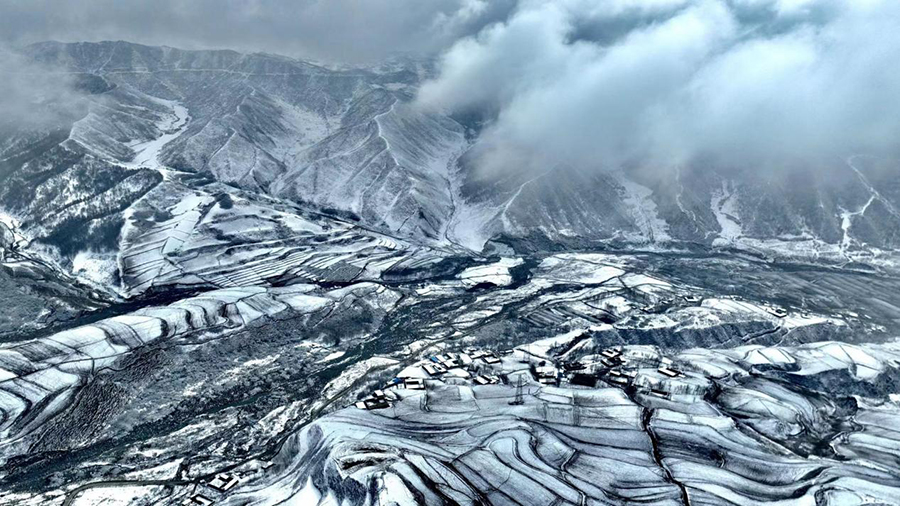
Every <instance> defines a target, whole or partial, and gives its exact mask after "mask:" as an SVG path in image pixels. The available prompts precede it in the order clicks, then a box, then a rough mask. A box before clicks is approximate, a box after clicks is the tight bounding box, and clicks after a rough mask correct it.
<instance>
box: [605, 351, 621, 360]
mask: <svg viewBox="0 0 900 506" xmlns="http://www.w3.org/2000/svg"><path fill="white" fill-rule="evenodd" d="M600 354H601V355H603V356H604V357H606V358H610V359H612V358H618V356H619V355H621V354H622V352H621V351H619V350H603V351H601V352H600Z"/></svg>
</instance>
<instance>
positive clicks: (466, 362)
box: [459, 353, 472, 366]
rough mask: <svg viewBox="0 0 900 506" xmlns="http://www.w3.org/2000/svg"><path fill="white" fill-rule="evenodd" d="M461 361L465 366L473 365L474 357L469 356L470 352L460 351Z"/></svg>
mask: <svg viewBox="0 0 900 506" xmlns="http://www.w3.org/2000/svg"><path fill="white" fill-rule="evenodd" d="M459 363H461V364H462V365H464V366H470V365H472V357H470V356H469V354H468V353H460V354H459Z"/></svg>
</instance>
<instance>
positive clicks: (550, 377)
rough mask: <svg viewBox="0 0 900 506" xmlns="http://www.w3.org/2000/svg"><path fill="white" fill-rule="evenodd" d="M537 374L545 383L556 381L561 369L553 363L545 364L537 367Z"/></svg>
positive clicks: (540, 380)
mask: <svg viewBox="0 0 900 506" xmlns="http://www.w3.org/2000/svg"><path fill="white" fill-rule="evenodd" d="M534 372H535V375H536V376H537V380H538V382H540V383H543V384H545V385H546V384H549V383H555V382H556V378H557V376H559V369H557V368H556V367H554V366H552V365H543V366H540V367H538V368H536V369H535V371H534Z"/></svg>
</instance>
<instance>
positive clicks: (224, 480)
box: [209, 473, 239, 492]
mask: <svg viewBox="0 0 900 506" xmlns="http://www.w3.org/2000/svg"><path fill="white" fill-rule="evenodd" d="M238 481H239V480H238V477H237V476H235V475H233V474H225V473H220V474H217V475H216V477H215V478H213V479H212V480H210V482H209V486H210V487H212V488H214V489H215V490H218V491H219V492H228V491H229V490H231V489H232V488H234V486H235V485H237V484H238Z"/></svg>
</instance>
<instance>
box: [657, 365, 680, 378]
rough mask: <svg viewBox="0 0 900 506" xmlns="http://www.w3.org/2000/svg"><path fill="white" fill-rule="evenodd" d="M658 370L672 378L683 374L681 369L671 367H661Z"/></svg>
mask: <svg viewBox="0 0 900 506" xmlns="http://www.w3.org/2000/svg"><path fill="white" fill-rule="evenodd" d="M657 371H659V373H660V374H665V375H666V376H668V377H670V378H677V377H679V376H681V373H680V372H679V371H676V370H675V369H671V368H669V367H660V368H659V369H657Z"/></svg>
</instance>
